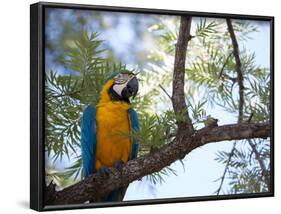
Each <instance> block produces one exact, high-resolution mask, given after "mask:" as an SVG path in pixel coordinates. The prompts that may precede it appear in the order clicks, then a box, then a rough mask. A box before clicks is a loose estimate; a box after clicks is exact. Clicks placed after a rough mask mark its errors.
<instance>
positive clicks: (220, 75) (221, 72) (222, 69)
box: [219, 52, 233, 78]
mask: <svg viewBox="0 0 281 214" xmlns="http://www.w3.org/2000/svg"><path fill="white" fill-rule="evenodd" d="M232 54H233V52H231V53H230V54H229V55H228V56H227V57H226V60H225V62H224V64H223V66H222V68H221V71H220V73H219V78H221V77H222V74H223V71H224V68H225V66H226V64H227V62H228V60H229V58H230V57H231V56H232Z"/></svg>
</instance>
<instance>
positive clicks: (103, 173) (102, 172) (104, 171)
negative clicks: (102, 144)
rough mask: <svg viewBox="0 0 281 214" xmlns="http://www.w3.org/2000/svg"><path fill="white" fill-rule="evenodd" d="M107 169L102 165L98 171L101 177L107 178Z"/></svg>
mask: <svg viewBox="0 0 281 214" xmlns="http://www.w3.org/2000/svg"><path fill="white" fill-rule="evenodd" d="M109 172H110V171H109V169H108V168H107V167H105V166H102V167H101V168H100V169H99V171H98V173H99V174H100V175H101V176H102V177H103V178H108V177H109Z"/></svg>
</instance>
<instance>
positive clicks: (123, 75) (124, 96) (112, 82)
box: [102, 71, 139, 103]
mask: <svg viewBox="0 0 281 214" xmlns="http://www.w3.org/2000/svg"><path fill="white" fill-rule="evenodd" d="M138 89H139V84H138V80H137V77H136V75H135V74H134V73H132V72H130V71H122V72H118V73H113V74H112V75H111V76H110V78H108V79H107V81H106V83H105V85H104V87H103V91H102V94H103V93H105V92H106V93H107V94H108V95H109V97H110V100H112V101H123V102H126V103H130V100H129V98H130V97H132V98H134V97H135V96H136V94H137V93H138Z"/></svg>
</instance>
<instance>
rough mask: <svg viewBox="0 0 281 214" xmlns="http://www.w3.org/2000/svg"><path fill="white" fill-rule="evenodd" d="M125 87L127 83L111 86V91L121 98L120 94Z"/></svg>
mask: <svg viewBox="0 0 281 214" xmlns="http://www.w3.org/2000/svg"><path fill="white" fill-rule="evenodd" d="M126 85H127V82H126V83H124V84H120V85H114V86H113V90H114V91H115V92H116V93H117V94H118V95H119V96H122V95H121V93H122V90H123V89H124V88H125V87H126Z"/></svg>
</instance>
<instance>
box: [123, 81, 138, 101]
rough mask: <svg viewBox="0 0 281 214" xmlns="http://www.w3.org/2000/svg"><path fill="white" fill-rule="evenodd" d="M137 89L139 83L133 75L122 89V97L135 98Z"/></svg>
mask: <svg viewBox="0 0 281 214" xmlns="http://www.w3.org/2000/svg"><path fill="white" fill-rule="evenodd" d="M138 90H139V83H138V80H137V78H136V77H135V76H134V77H133V78H132V79H131V80H130V81H129V82H128V83H127V86H126V87H125V88H124V89H123V90H122V97H123V98H124V99H128V98H129V97H133V98H135V96H136V95H137V93H138Z"/></svg>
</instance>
